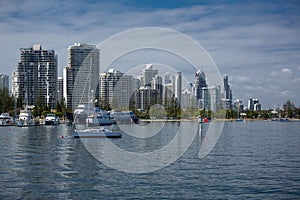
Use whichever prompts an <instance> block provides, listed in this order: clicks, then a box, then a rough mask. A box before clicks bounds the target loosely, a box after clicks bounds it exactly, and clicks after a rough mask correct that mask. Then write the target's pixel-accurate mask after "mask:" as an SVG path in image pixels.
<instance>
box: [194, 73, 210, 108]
mask: <svg viewBox="0 0 300 200" xmlns="http://www.w3.org/2000/svg"><path fill="white" fill-rule="evenodd" d="M206 87H207V84H206V77H205V73H204V71H202V70H198V71H197V72H196V73H195V79H194V83H193V95H194V96H195V98H196V104H197V105H198V107H199V108H201V107H202V105H201V104H202V102H201V101H202V99H203V97H202V94H203V92H202V90H203V88H206Z"/></svg>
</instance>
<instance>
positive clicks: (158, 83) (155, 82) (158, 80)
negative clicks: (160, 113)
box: [151, 74, 163, 104]
mask: <svg viewBox="0 0 300 200" xmlns="http://www.w3.org/2000/svg"><path fill="white" fill-rule="evenodd" d="M151 88H152V89H155V90H157V94H158V97H157V101H158V102H157V103H159V104H161V103H162V100H163V99H162V98H163V85H162V77H161V76H159V75H158V74H156V75H155V76H154V77H153V78H152V81H151Z"/></svg>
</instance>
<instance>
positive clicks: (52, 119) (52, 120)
mask: <svg viewBox="0 0 300 200" xmlns="http://www.w3.org/2000/svg"><path fill="white" fill-rule="evenodd" d="M44 124H45V125H59V124H60V122H59V118H58V117H57V116H56V115H55V114H53V113H49V114H47V115H46V117H45V121H44Z"/></svg>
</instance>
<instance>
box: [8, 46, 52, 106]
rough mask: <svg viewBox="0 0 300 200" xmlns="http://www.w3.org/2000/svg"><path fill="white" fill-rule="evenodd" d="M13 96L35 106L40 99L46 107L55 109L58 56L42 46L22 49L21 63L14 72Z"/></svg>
mask: <svg viewBox="0 0 300 200" xmlns="http://www.w3.org/2000/svg"><path fill="white" fill-rule="evenodd" d="M12 76H13V95H14V96H15V97H21V98H22V99H23V100H24V101H23V102H24V104H26V105H28V106H33V105H35V104H36V101H37V99H38V97H39V96H40V97H41V99H42V103H43V104H44V105H47V106H50V107H51V108H54V107H55V104H56V97H57V96H56V95H57V56H56V55H55V51H54V50H43V49H42V47H41V45H40V44H36V45H33V47H30V48H21V49H20V61H19V62H18V66H17V69H16V70H15V71H14V72H13V75H12Z"/></svg>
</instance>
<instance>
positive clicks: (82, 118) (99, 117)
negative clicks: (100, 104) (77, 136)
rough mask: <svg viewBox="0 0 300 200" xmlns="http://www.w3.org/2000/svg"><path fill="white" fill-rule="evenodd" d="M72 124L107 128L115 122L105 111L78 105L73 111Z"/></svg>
mask: <svg viewBox="0 0 300 200" xmlns="http://www.w3.org/2000/svg"><path fill="white" fill-rule="evenodd" d="M74 123H75V124H86V125H89V126H107V125H112V124H115V120H114V118H113V116H112V115H110V113H109V112H107V111H106V110H101V109H100V108H94V107H92V106H90V105H84V104H80V105H78V107H77V109H75V111H74Z"/></svg>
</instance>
